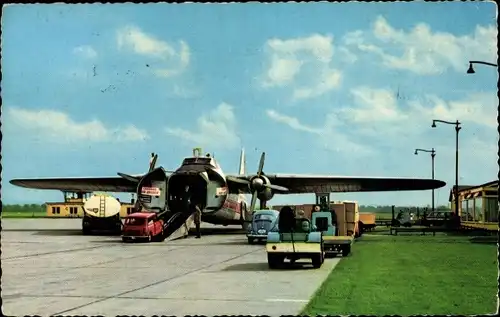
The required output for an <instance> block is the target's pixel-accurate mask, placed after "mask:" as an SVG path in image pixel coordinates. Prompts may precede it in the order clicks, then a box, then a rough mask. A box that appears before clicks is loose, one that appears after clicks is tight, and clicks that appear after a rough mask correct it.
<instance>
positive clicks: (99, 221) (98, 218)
mask: <svg viewBox="0 0 500 317" xmlns="http://www.w3.org/2000/svg"><path fill="white" fill-rule="evenodd" d="M120 208H121V204H120V202H119V201H118V200H117V199H116V198H114V197H112V196H109V195H104V194H99V195H92V197H90V198H89V199H87V200H86V201H85V202H84V205H83V211H84V213H83V219H82V233H83V234H85V235H87V234H91V233H92V232H94V231H106V232H112V233H114V234H117V235H119V234H120V233H121V232H122V221H121V219H120Z"/></svg>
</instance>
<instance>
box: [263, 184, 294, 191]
mask: <svg viewBox="0 0 500 317" xmlns="http://www.w3.org/2000/svg"><path fill="white" fill-rule="evenodd" d="M263 186H265V187H267V188H271V189H274V190H277V191H280V192H287V191H288V188H286V187H283V186H279V185H273V184H263Z"/></svg>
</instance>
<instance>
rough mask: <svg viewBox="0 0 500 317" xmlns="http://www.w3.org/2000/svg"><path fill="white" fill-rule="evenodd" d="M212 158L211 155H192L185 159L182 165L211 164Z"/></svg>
mask: <svg viewBox="0 0 500 317" xmlns="http://www.w3.org/2000/svg"><path fill="white" fill-rule="evenodd" d="M211 160H212V159H211V158H210V157H190V158H186V159H184V162H182V165H207V164H210V162H211Z"/></svg>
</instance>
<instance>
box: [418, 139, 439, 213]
mask: <svg viewBox="0 0 500 317" xmlns="http://www.w3.org/2000/svg"><path fill="white" fill-rule="evenodd" d="M418 152H427V153H431V159H432V179H434V157H435V156H436V151H435V150H434V148H432V150H424V149H415V155H418ZM432 211H434V189H432Z"/></svg>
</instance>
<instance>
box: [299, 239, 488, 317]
mask: <svg viewBox="0 0 500 317" xmlns="http://www.w3.org/2000/svg"><path fill="white" fill-rule="evenodd" d="M469 239H470V238H467V237H451V236H446V235H439V236H435V237H433V236H416V235H409V236H397V237H393V236H387V235H386V236H382V235H378V236H377V235H373V236H370V235H367V234H365V235H364V236H363V237H362V238H360V239H359V240H358V241H357V242H356V243H355V244H354V245H353V250H352V254H351V255H350V256H349V257H348V258H346V259H342V260H341V261H340V263H339V264H338V265H337V267H336V268H335V269H334V270H333V271H332V272H331V273H330V275H329V276H328V278H327V279H326V280H325V282H324V283H323V285H322V286H321V287H320V289H319V290H318V291H317V293H316V294H315V296H313V298H312V299H311V301H310V302H309V304H308V305H307V306H306V307H305V309H304V311H303V312H302V314H303V315H309V316H315V315H328V314H329V315H420V314H427V315H434V314H436V315H438V314H440V315H453V314H459V315H468V314H490V313H494V312H496V305H497V299H496V295H497V291H498V287H497V276H498V263H497V246H496V244H472V243H471V242H470V240H469Z"/></svg>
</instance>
